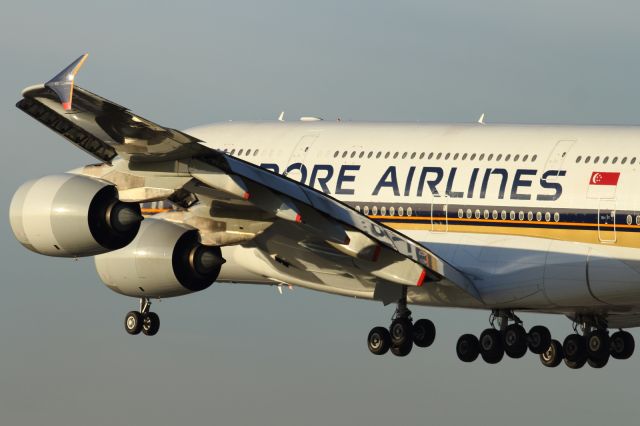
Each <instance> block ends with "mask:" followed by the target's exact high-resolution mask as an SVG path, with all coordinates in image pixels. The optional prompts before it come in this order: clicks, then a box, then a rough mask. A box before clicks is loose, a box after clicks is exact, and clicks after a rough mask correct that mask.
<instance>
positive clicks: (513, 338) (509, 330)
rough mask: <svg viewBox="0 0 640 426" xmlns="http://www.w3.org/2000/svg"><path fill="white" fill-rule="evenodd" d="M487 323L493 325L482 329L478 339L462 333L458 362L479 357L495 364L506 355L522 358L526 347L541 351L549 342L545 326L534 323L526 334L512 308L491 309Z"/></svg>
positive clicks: (457, 347)
mask: <svg viewBox="0 0 640 426" xmlns="http://www.w3.org/2000/svg"><path fill="white" fill-rule="evenodd" d="M496 321H497V323H498V324H497V327H495V322H496ZM509 321H512V322H513V323H512V324H509ZM490 322H491V325H492V327H490V328H487V329H486V330H484V331H483V332H482V333H481V334H480V337H479V338H478V337H476V336H474V335H473V334H464V335H462V336H461V337H460V338H459V339H458V343H457V344H456V353H457V355H458V358H459V359H460V360H461V361H463V362H473V361H475V360H476V359H477V358H478V356H481V357H482V359H483V360H484V361H485V362H486V363H488V364H497V363H499V362H500V361H501V360H502V359H503V358H504V356H505V355H507V356H508V357H509V358H522V357H523V356H524V355H525V354H526V353H527V350H529V351H531V352H533V353H534V354H541V353H543V352H544V351H545V350H546V349H547V348H548V347H549V346H550V345H551V333H549V330H548V329H547V328H546V327H543V326H540V325H537V326H535V327H532V328H531V330H529V332H528V333H527V332H526V331H525V329H524V327H522V321H520V319H519V318H518V317H517V316H516V315H515V314H514V313H513V312H512V311H509V310H496V311H493V312H492V314H491V319H490Z"/></svg>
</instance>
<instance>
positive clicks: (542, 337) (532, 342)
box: [527, 325, 551, 355]
mask: <svg viewBox="0 0 640 426" xmlns="http://www.w3.org/2000/svg"><path fill="white" fill-rule="evenodd" d="M549 345H551V333H550V332H549V329H548V328H547V327H544V326H542V325H536V326H534V327H531V330H529V334H527V346H529V350H530V351H531V352H533V353H534V354H538V355H539V354H541V353H543V352H544V351H546V350H547V349H548V348H549Z"/></svg>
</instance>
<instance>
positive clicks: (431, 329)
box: [413, 319, 436, 348]
mask: <svg viewBox="0 0 640 426" xmlns="http://www.w3.org/2000/svg"><path fill="white" fill-rule="evenodd" d="M435 338H436V327H435V326H434V325H433V323H432V322H431V321H429V320H428V319H419V320H418V321H416V322H415V324H413V343H414V344H415V345H416V346H418V347H420V348H428V347H429V346H431V344H432V343H433V341H434V340H435Z"/></svg>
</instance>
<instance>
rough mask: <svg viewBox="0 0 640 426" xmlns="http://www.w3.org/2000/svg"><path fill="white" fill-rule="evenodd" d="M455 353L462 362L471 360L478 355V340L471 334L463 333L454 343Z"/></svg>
mask: <svg viewBox="0 0 640 426" xmlns="http://www.w3.org/2000/svg"><path fill="white" fill-rule="evenodd" d="M456 354H458V358H459V359H460V361H462V362H473V361H475V360H476V358H478V355H480V342H479V341H478V338H477V337H476V336H474V335H473V334H463V335H462V336H460V338H459V339H458V343H457V344H456Z"/></svg>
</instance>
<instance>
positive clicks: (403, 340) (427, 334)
mask: <svg viewBox="0 0 640 426" xmlns="http://www.w3.org/2000/svg"><path fill="white" fill-rule="evenodd" d="M435 338H436V328H435V326H434V325H433V323H432V322H431V321H429V320H427V319H420V320H418V321H416V322H415V324H414V323H413V320H412V318H411V311H410V310H409V309H408V308H407V288H406V287H403V290H402V297H401V298H400V300H398V307H397V308H396V312H395V313H394V315H393V319H392V321H391V325H390V326H389V329H386V328H384V327H374V328H373V329H371V331H370V332H369V336H368V337H367V347H368V348H369V351H370V352H371V353H372V354H374V355H383V354H385V353H387V351H389V350H390V351H391V353H392V354H394V355H395V356H399V357H403V356H407V355H408V354H409V353H410V352H411V350H412V349H413V346H414V345H415V346H418V347H420V348H427V347H429V346H431V344H432V343H433V341H434V340H435Z"/></svg>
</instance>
